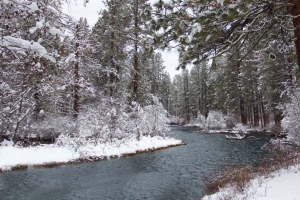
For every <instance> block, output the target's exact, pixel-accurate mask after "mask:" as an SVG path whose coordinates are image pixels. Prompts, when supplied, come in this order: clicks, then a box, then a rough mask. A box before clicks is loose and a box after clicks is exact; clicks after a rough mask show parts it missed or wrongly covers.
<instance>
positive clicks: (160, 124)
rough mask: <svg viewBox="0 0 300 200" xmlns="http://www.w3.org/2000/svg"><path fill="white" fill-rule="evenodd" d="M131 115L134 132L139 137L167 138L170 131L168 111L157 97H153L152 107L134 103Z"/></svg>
mask: <svg viewBox="0 0 300 200" xmlns="http://www.w3.org/2000/svg"><path fill="white" fill-rule="evenodd" d="M130 115H131V120H132V122H131V123H133V127H134V129H133V132H134V133H136V134H137V136H138V137H139V136H140V135H151V136H154V135H160V136H165V134H166V133H167V132H169V130H170V129H169V126H168V123H169V120H168V118H167V111H166V110H165V109H164V107H163V105H162V104H161V103H160V102H159V99H158V98H157V97H155V96H152V105H148V106H145V107H141V106H140V105H139V104H138V103H136V102H133V103H132V112H131V114H130Z"/></svg>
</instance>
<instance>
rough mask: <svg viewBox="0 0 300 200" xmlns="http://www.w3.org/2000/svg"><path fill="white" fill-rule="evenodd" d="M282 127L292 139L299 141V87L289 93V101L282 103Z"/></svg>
mask: <svg viewBox="0 0 300 200" xmlns="http://www.w3.org/2000/svg"><path fill="white" fill-rule="evenodd" d="M283 115H284V118H283V119H282V127H283V129H284V131H286V132H287V133H288V134H289V136H291V137H292V138H293V139H294V140H296V141H298V142H299V141H300V88H297V89H296V90H295V92H294V93H293V94H291V95H290V102H289V103H286V104H285V105H284V110H283Z"/></svg>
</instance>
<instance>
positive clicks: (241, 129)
mask: <svg viewBox="0 0 300 200" xmlns="http://www.w3.org/2000/svg"><path fill="white" fill-rule="evenodd" d="M233 132H237V133H247V127H245V126H244V125H243V124H241V123H238V124H236V125H235V126H234V127H233Z"/></svg>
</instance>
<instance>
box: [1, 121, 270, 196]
mask: <svg viewBox="0 0 300 200" xmlns="http://www.w3.org/2000/svg"><path fill="white" fill-rule="evenodd" d="M172 132H173V133H174V134H175V136H176V137H177V138H178V139H181V140H183V141H184V142H185V143H187V145H184V146H179V147H173V148H169V149H165V150H161V151H155V152H152V153H144V154H139V155H136V156H133V157H127V158H121V159H112V160H108V161H101V162H92V163H81V164H76V165H65V166H59V167H55V168H40V169H28V170H22V171H14V172H8V173H4V174H0V199H1V200H2V199H3V200H8V199H13V200H15V199H17V200H58V199H59V200H60V199H65V200H79V199H80V200H81V199H95V200H102V199H103V200H106V199H109V200H140V199H147V200H148V199H151V200H152V199H153V200H173V199H174V200H175V199H176V200H178V199H183V200H189V199H198V198H199V197H201V196H202V195H203V194H202V193H203V192H202V186H203V183H202V180H203V178H204V177H205V176H208V175H209V174H211V173H212V172H214V171H216V170H218V169H219V168H220V167H221V166H222V165H224V164H238V163H243V164H255V163H257V162H259V160H261V159H262V158H263V157H264V156H266V155H267V152H265V151H264V150H262V149H261V147H262V146H263V145H264V144H265V143H266V142H267V141H268V140H269V139H270V138H269V137H268V136H265V135H259V134H256V135H255V137H256V139H247V140H240V141H236V140H226V139H225V136H224V135H222V134H202V133H197V131H196V129H195V128H185V127H179V126H173V127H172Z"/></svg>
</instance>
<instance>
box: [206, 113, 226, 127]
mask: <svg viewBox="0 0 300 200" xmlns="http://www.w3.org/2000/svg"><path fill="white" fill-rule="evenodd" d="M206 127H207V128H208V129H212V130H214V129H223V128H226V121H225V116H224V115H223V114H222V113H221V112H219V111H213V110H212V111H209V113H208V116H207V118H206Z"/></svg>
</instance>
